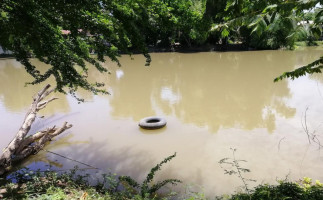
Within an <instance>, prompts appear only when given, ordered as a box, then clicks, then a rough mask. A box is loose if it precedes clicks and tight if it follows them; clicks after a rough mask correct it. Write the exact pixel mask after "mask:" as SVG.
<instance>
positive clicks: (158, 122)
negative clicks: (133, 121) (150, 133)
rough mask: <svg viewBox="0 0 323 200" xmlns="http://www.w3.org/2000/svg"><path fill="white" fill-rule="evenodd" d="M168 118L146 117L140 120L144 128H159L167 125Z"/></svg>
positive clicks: (140, 124)
mask: <svg viewBox="0 0 323 200" xmlns="http://www.w3.org/2000/svg"><path fill="white" fill-rule="evenodd" d="M166 123H167V122H166V120H165V119H164V118H162V117H146V118H143V119H141V120H140V122H139V126H140V127H141V128H144V129H150V130H151V129H159V128H163V127H164V126H166Z"/></svg>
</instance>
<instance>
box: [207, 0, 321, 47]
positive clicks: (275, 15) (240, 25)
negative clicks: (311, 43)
mask: <svg viewBox="0 0 323 200" xmlns="http://www.w3.org/2000/svg"><path fill="white" fill-rule="evenodd" d="M209 1H211V0H209ZM213 1H214V0H213ZM218 2H221V1H218ZM214 5H216V7H215V8H214V10H219V9H218V5H221V4H214ZM315 5H316V4H315V3H313V2H312V1H311V3H307V5H305V3H302V2H298V1H281V0H270V1H242V0H230V1H226V5H225V7H224V5H222V7H221V9H220V10H219V11H218V13H217V15H216V16H217V17H215V20H214V22H215V23H214V25H213V27H212V29H211V35H218V39H222V40H223V39H225V38H228V39H230V40H235V41H238V42H242V43H244V44H245V45H246V46H248V47H252V48H256V49H278V48H281V47H288V48H293V46H294V43H295V41H297V40H300V39H304V38H307V37H308V36H309V35H312V36H313V35H314V36H315V37H316V39H317V38H318V36H320V33H321V32H320V29H319V28H318V26H310V27H308V26H307V24H306V25H304V24H303V23H300V22H301V21H303V20H304V10H305V9H309V8H311V6H312V7H313V6H315ZM207 6H208V4H207ZM209 9H210V8H206V10H209ZM221 17H222V18H221ZM216 19H218V20H216ZM221 19H222V20H221Z"/></svg>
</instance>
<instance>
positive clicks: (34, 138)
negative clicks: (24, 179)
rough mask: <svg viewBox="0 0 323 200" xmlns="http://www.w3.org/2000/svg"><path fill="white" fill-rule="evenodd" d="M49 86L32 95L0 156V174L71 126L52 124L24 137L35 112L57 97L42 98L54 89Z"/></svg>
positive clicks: (34, 152) (35, 114) (35, 152)
mask: <svg viewBox="0 0 323 200" xmlns="http://www.w3.org/2000/svg"><path fill="white" fill-rule="evenodd" d="M49 88H50V85H49V84H47V85H46V86H45V87H44V88H43V89H42V90H40V91H39V92H38V93H37V94H36V95H34V96H33V102H32V104H31V106H30V108H29V109H28V111H27V113H26V116H25V119H24V121H23V123H22V125H21V127H20V128H19V130H18V132H17V133H16V135H15V137H14V138H13V140H12V141H11V142H10V143H9V144H8V146H7V147H6V148H5V149H4V150H3V153H2V155H1V156H0V176H1V175H3V174H5V173H6V172H9V171H10V169H11V167H12V164H13V163H14V162H18V161H21V160H23V159H25V158H27V157H28V156H30V155H32V154H37V153H38V152H39V151H40V150H41V149H42V148H43V147H44V145H45V144H46V143H47V142H48V141H50V140H51V139H52V138H53V137H55V136H57V135H59V134H61V133H62V132H64V131H65V130H67V129H69V128H71V127H72V124H68V123H67V122H64V123H63V125H62V127H56V126H53V127H51V128H47V129H45V130H42V131H40V132H37V133H35V134H33V135H31V136H28V137H26V136H27V134H28V132H29V130H30V128H31V125H32V123H33V122H34V121H35V119H36V116H37V112H38V111H40V110H41V109H44V108H45V107H46V106H47V105H48V103H50V102H51V101H54V100H56V99H58V98H56V97H52V98H50V99H49V100H44V98H46V97H47V96H48V95H49V94H50V93H52V92H53V91H54V89H51V90H48V89H49ZM43 100H44V101H43Z"/></svg>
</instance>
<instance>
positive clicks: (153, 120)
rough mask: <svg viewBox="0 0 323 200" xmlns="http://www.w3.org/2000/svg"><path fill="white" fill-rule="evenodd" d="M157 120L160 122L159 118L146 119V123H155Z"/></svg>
mask: <svg viewBox="0 0 323 200" xmlns="http://www.w3.org/2000/svg"><path fill="white" fill-rule="evenodd" d="M157 122H160V120H159V119H150V120H148V121H147V123H157Z"/></svg>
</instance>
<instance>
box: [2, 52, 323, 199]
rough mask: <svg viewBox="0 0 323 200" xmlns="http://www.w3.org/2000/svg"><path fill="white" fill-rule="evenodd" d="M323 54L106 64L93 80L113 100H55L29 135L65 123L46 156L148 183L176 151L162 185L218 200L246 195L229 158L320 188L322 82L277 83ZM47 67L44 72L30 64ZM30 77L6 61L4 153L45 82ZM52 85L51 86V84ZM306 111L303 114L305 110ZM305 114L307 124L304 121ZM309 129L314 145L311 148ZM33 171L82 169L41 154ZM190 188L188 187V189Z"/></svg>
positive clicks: (210, 55)
mask: <svg viewBox="0 0 323 200" xmlns="http://www.w3.org/2000/svg"><path fill="white" fill-rule="evenodd" d="M322 52H323V48H322V47H310V48H300V49H297V50H295V51H287V50H278V51H248V52H204V53H153V54H151V56H152V63H151V66H149V67H145V66H144V64H145V59H144V57H143V56H141V55H134V56H133V59H131V58H130V57H129V56H122V57H121V58H120V61H121V64H122V67H117V66H116V65H115V64H114V63H111V62H107V63H105V64H104V65H105V66H106V67H107V68H108V69H109V70H110V72H111V74H110V75H101V74H100V73H98V72H96V71H95V70H92V71H90V74H89V80H90V81H92V82H94V81H100V82H104V83H105V84H106V89H107V90H108V91H109V92H110V93H111V95H98V96H94V95H92V94H90V93H88V92H85V91H79V92H78V95H79V96H80V97H82V98H85V100H86V102H85V103H81V104H78V102H77V101H76V100H75V99H74V98H73V97H71V96H64V95H61V94H57V95H56V96H58V97H59V98H60V99H59V100H56V101H54V102H52V103H51V105H49V106H48V107H47V108H45V110H43V111H41V113H40V115H43V116H45V117H44V118H39V119H37V120H36V121H35V123H34V126H33V128H32V130H31V131H32V132H36V131H38V130H41V129H44V128H46V127H48V126H51V125H54V124H56V125H61V124H62V123H63V122H64V121H68V122H70V123H72V124H73V125H74V126H73V128H72V129H70V130H69V131H68V132H66V133H64V134H62V135H61V136H60V137H58V138H57V139H56V140H55V141H53V142H52V143H51V144H49V145H48V146H46V147H45V149H47V150H49V151H52V152H55V153H58V154H62V155H64V156H66V157H69V158H72V159H75V160H78V161H80V162H83V163H87V164H89V165H92V166H95V167H97V168H100V170H89V171H90V173H91V174H93V176H99V174H100V173H106V172H109V171H111V172H115V173H117V174H119V175H130V176H132V177H133V178H135V179H136V180H138V181H142V180H143V179H144V177H145V175H146V174H147V173H148V172H149V170H150V169H151V168H152V167H153V166H154V165H155V164H157V163H158V162H159V161H161V160H163V158H165V157H167V156H169V155H171V154H173V153H174V152H177V156H176V158H174V159H173V160H172V161H171V162H170V163H168V164H166V165H165V166H163V169H162V170H161V171H159V172H158V173H157V175H156V181H157V180H162V179H165V178H177V179H180V180H182V181H183V184H181V185H180V186H178V189H179V188H181V189H182V190H185V188H186V189H187V188H190V189H189V190H192V191H203V192H204V193H206V194H207V195H210V196H214V195H220V194H224V193H232V192H234V191H239V190H242V189H241V186H242V185H243V184H242V182H241V180H240V179H239V178H238V177H237V176H236V175H227V174H224V169H230V167H229V166H225V165H220V164H219V161H220V160H221V159H223V158H226V157H229V158H231V157H232V151H231V150H230V148H235V149H237V151H236V158H237V159H242V160H246V161H247V162H241V163H240V164H241V166H242V167H244V168H247V169H250V170H251V172H250V173H243V176H244V177H245V178H251V179H255V180H257V182H256V183H250V187H252V186H253V185H255V184H260V183H275V182H276V180H278V179H285V178H286V176H287V177H288V178H289V179H290V180H298V179H300V178H303V177H304V176H307V177H311V178H313V179H314V180H315V179H320V180H321V181H323V173H322V171H323V155H322V150H323V148H321V149H320V145H319V142H321V144H322V145H323V126H321V125H322V122H323V114H322V113H323V75H312V76H306V77H301V78H299V79H296V80H294V81H292V80H284V81H281V82H278V83H273V79H274V78H275V77H276V76H278V75H280V74H282V73H283V72H285V71H290V70H293V69H294V68H296V67H300V66H302V65H305V64H307V63H309V62H311V61H314V60H315V59H317V58H319V57H320V56H321V55H322ZM33 63H35V65H36V66H37V67H38V68H39V69H41V70H45V69H46V68H47V67H48V66H45V65H44V64H42V63H39V62H38V61H37V60H33ZM30 80H31V78H30V76H29V75H27V73H26V72H25V70H24V68H23V67H22V65H21V64H20V63H18V62H17V61H15V60H14V59H1V60H0V127H1V129H0V133H1V140H0V147H1V148H4V147H5V146H6V145H7V144H8V143H9V142H10V140H11V138H12V137H13V135H14V134H15V132H16V131H17V130H18V128H19V127H20V125H21V123H22V120H23V118H24V115H25V112H26V110H27V109H28V107H29V105H30V104H31V102H32V98H31V97H32V95H33V94H34V93H36V92H37V91H38V90H39V89H40V88H41V87H43V85H44V84H43V85H36V86H27V87H25V82H28V81H30ZM49 82H52V83H53V80H50V81H49ZM306 110H307V111H306ZM305 113H306V123H305ZM154 115H157V116H163V117H165V118H166V120H167V126H166V127H164V128H162V129H159V130H143V129H141V128H139V127H138V122H139V120H140V119H142V118H144V117H147V116H154ZM304 128H307V129H308V133H309V135H310V136H311V137H314V138H315V141H316V142H314V141H311V143H309V141H308V137H307V133H306V132H305V131H304ZM24 165H25V166H28V167H30V168H32V169H38V168H40V169H45V168H48V165H51V166H52V168H54V169H59V170H65V169H71V168H73V166H75V165H78V166H79V167H80V168H84V167H86V166H84V165H82V164H80V163H76V162H75V161H71V160H67V159H65V158H62V157H59V156H57V155H54V154H52V153H48V152H44V151H42V152H40V153H39V154H38V155H37V156H33V157H31V158H30V159H29V160H28V161H26V162H25V163H24ZM183 188H184V189H183Z"/></svg>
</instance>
